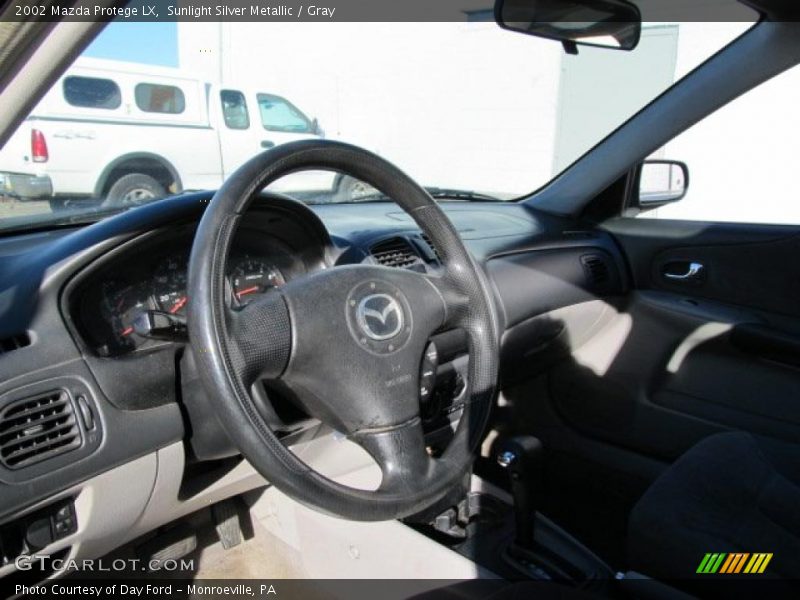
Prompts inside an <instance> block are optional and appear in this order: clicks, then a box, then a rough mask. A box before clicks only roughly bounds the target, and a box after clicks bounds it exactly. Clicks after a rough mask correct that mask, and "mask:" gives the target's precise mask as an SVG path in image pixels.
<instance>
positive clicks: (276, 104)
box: [256, 94, 312, 133]
mask: <svg viewBox="0 0 800 600" xmlns="http://www.w3.org/2000/svg"><path fill="white" fill-rule="evenodd" d="M256 99H257V100H258V110H259V112H260V113H261V123H262V124H263V125H264V129H267V130H269V131H283V132H286V133H311V132H312V127H311V121H309V120H308V117H306V116H305V115H304V114H303V113H302V112H300V109H298V108H297V107H295V106H294V105H293V104H292V103H291V102H289V101H288V100H286V99H284V98H281V97H280V96H273V95H272V94H258V96H257V97H256Z"/></svg>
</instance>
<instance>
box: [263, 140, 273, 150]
mask: <svg viewBox="0 0 800 600" xmlns="http://www.w3.org/2000/svg"><path fill="white" fill-rule="evenodd" d="M261 147H262V148H274V147H275V142H273V141H272V140H264V141H262V142H261Z"/></svg>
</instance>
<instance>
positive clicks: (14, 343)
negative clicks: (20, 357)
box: [0, 333, 31, 355]
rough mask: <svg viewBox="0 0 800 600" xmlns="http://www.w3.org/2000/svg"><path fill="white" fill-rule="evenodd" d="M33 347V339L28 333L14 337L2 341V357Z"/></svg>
mask: <svg viewBox="0 0 800 600" xmlns="http://www.w3.org/2000/svg"><path fill="white" fill-rule="evenodd" d="M30 345H31V338H30V336H28V334H27V333H20V334H19V335H12V336H11V337H7V338H3V339H0V355H2V354H5V353H7V352H12V351H14V350H19V349H20V348H24V347H25V346H30Z"/></svg>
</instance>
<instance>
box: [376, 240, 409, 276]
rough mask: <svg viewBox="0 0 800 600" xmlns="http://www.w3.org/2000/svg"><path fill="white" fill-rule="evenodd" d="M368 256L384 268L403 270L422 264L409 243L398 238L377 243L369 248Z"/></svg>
mask: <svg viewBox="0 0 800 600" xmlns="http://www.w3.org/2000/svg"><path fill="white" fill-rule="evenodd" d="M370 254H372V258H374V259H375V261H376V262H378V264H381V265H383V266H385V267H400V268H404V269H405V268H408V267H412V266H414V265H416V264H419V263H421V262H422V259H421V258H420V256H419V254H418V253H417V252H416V250H414V247H413V246H412V245H411V244H410V243H409V241H408V240H406V239H403V238H399V237H396V238H391V239H388V240H384V241H383V242H378V243H377V244H375V245H374V246H372V248H370Z"/></svg>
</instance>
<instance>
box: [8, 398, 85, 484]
mask: <svg viewBox="0 0 800 600" xmlns="http://www.w3.org/2000/svg"><path fill="white" fill-rule="evenodd" d="M80 445H81V434H80V430H79V428H78V422H77V420H76V418H75V411H74V409H73V405H72V400H71V399H70V397H69V394H67V392H66V391H64V390H57V391H53V392H48V393H46V394H41V395H39V396H33V397H31V398H25V399H24V400H17V401H16V402H14V403H12V404H11V405H9V406H7V407H6V408H5V409H4V410H3V411H2V413H0V463H2V465H3V466H5V467H7V468H9V469H20V468H22V467H27V466H30V465H33V464H36V463H38V462H41V461H43V460H47V459H48V458H52V457H54V456H58V455H60V454H64V453H65V452H69V451H70V450H74V449H75V448H78V447H79V446H80Z"/></svg>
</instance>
